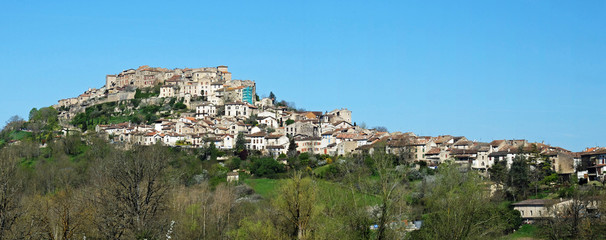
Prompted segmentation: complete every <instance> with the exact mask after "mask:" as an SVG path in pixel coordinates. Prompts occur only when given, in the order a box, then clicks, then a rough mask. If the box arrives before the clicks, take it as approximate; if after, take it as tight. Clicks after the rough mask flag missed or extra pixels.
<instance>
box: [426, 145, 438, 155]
mask: <svg viewBox="0 0 606 240" xmlns="http://www.w3.org/2000/svg"><path fill="white" fill-rule="evenodd" d="M435 154H440V148H437V147H434V148H432V149H430V150H429V151H427V153H425V155H435Z"/></svg>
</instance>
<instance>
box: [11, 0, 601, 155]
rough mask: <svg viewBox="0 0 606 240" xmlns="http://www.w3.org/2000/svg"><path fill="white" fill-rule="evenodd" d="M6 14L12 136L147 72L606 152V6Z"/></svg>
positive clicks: (107, 7)
mask: <svg viewBox="0 0 606 240" xmlns="http://www.w3.org/2000/svg"><path fill="white" fill-rule="evenodd" d="M90 2H92V1H73V2H66V1H2V2H1V3H0V36H1V38H0V53H1V54H0V70H2V73H1V74H0V79H1V81H2V89H3V91H2V92H3V93H2V94H1V95H0V100H1V101H2V107H1V109H2V110H1V111H0V119H1V120H0V121H2V122H4V121H5V120H6V119H8V118H9V117H10V116H12V115H15V114H17V115H20V116H22V117H24V118H27V114H28V112H29V110H30V109H31V108H32V107H38V108H39V107H44V106H49V105H52V104H54V103H56V101H57V100H59V99H62V98H68V97H74V96H77V95H78V94H80V93H82V92H83V91H85V90H86V89H87V88H89V87H97V88H98V87H101V86H103V84H104V76H105V75H106V74H116V73H119V72H120V71H122V70H124V69H128V68H136V67H138V66H140V65H150V66H158V67H167V68H175V67H179V68H182V67H203V66H217V65H228V66H229V68H230V71H231V72H232V73H233V76H234V78H238V79H251V80H255V81H257V86H258V93H259V95H261V96H263V95H265V96H267V95H268V94H269V91H273V92H274V93H275V94H276V95H277V97H278V98H279V99H286V100H287V101H293V102H295V103H296V105H297V107H303V108H305V109H307V110H323V111H325V110H332V109H334V108H338V107H347V108H349V109H350V110H352V111H353V118H354V121H355V122H357V123H362V122H364V123H366V124H367V125H368V126H386V127H387V128H388V129H389V130H390V131H403V132H404V131H412V132H415V133H417V134H419V135H432V136H435V135H441V134H452V135H464V136H467V137H468V138H469V139H472V140H480V141H491V140H493V139H504V138H507V139H511V138H516V139H519V138H525V139H528V140H530V141H538V142H541V141H545V143H549V144H552V145H556V146H562V147H564V148H568V149H571V150H574V151H580V150H582V149H583V148H584V147H588V146H596V145H600V146H606V140H605V139H606V138H605V136H606V127H605V126H604V122H605V120H606V108H605V106H604V105H605V104H604V103H606V94H604V92H605V91H606V1H439V2H433V3H431V4H430V3H429V1H273V2H267V1H209V2H205V3H201V1H190V2H180V1H179V2H177V1H162V2H155V1H99V3H95V4H91V3H90Z"/></svg>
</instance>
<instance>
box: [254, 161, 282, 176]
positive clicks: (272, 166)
mask: <svg viewBox="0 0 606 240" xmlns="http://www.w3.org/2000/svg"><path fill="white" fill-rule="evenodd" d="M250 172H251V173H253V174H255V175H256V176H257V177H272V176H274V175H275V174H276V173H282V172H285V169H284V165H282V164H281V163H279V162H278V161H276V160H275V159H273V158H272V157H263V158H256V159H252V165H251V166H250Z"/></svg>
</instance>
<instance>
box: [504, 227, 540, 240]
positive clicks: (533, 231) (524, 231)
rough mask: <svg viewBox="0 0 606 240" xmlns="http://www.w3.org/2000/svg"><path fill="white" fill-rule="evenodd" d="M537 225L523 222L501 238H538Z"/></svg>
mask: <svg viewBox="0 0 606 240" xmlns="http://www.w3.org/2000/svg"><path fill="white" fill-rule="evenodd" d="M536 235H537V227H536V226H534V225H530V224H524V225H522V227H520V230H518V231H516V232H514V233H512V234H509V235H507V236H504V237H502V238H501V240H514V239H517V240H522V239H524V240H530V239H540V238H538V237H537V236H536Z"/></svg>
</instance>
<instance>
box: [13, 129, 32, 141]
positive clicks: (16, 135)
mask: <svg viewBox="0 0 606 240" xmlns="http://www.w3.org/2000/svg"><path fill="white" fill-rule="evenodd" d="M31 135H32V133H30V132H25V131H12V132H11V134H10V135H9V137H10V138H11V139H12V140H22V139H23V138H25V137H28V136H31Z"/></svg>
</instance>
